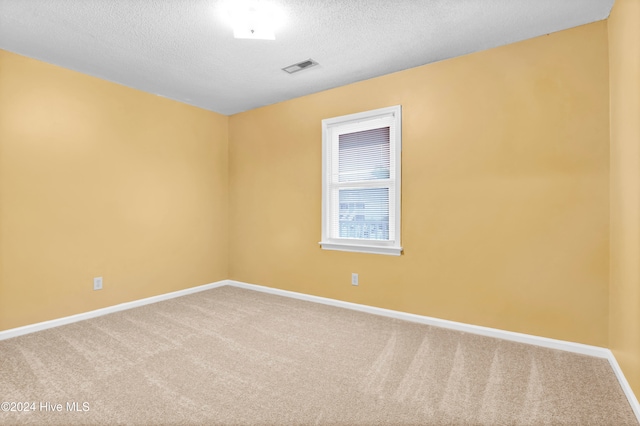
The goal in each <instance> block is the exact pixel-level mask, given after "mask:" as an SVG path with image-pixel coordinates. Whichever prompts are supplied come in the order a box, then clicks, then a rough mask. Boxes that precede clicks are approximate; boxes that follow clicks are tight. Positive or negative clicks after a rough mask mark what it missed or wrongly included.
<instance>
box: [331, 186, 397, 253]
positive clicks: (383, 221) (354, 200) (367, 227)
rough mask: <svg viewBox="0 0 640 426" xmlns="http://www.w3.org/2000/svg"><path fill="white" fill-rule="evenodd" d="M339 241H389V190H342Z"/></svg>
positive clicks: (340, 196)
mask: <svg viewBox="0 0 640 426" xmlns="http://www.w3.org/2000/svg"><path fill="white" fill-rule="evenodd" d="M339 192H340V195H339V198H340V211H339V216H340V218H339V228H340V232H339V237H340V238H358V239H364V240H388V239H389V188H362V189H340V191H339Z"/></svg>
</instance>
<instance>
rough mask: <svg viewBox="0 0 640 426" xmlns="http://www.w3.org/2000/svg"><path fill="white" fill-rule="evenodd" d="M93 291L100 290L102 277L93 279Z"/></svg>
mask: <svg viewBox="0 0 640 426" xmlns="http://www.w3.org/2000/svg"><path fill="white" fill-rule="evenodd" d="M93 289H94V290H102V277H95V278H94V279H93Z"/></svg>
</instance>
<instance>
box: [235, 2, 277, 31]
mask: <svg viewBox="0 0 640 426" xmlns="http://www.w3.org/2000/svg"><path fill="white" fill-rule="evenodd" d="M226 15H227V17H228V20H229V21H230V23H231V26H232V27H233V36H234V37H235V38H245V39H257V40H275V38H276V36H275V28H276V26H277V24H278V23H279V22H278V21H279V20H280V18H281V17H280V16H279V14H278V13H277V10H276V9H275V8H274V7H273V5H271V4H269V3H265V2H264V1H260V0H235V1H229V2H227V5H226Z"/></svg>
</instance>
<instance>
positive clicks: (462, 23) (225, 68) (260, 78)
mask: <svg viewBox="0 0 640 426" xmlns="http://www.w3.org/2000/svg"><path fill="white" fill-rule="evenodd" d="M265 1H266V0H265ZM271 3H273V4H274V5H276V6H277V7H278V8H280V9H281V10H282V13H283V15H284V21H283V24H282V26H281V28H280V29H279V30H276V40H275V41H268V40H238V39H234V38H233V31H232V29H231V28H230V26H229V25H228V24H227V23H225V22H224V20H223V19H222V18H221V16H220V15H221V14H220V9H221V7H220V0H206V1H204V0H0V49H4V50H8V51H11V52H15V53H18V54H21V55H25V56H29V57H33V58H37V59H40V60H43V61H46V62H50V63H53V64H57V65H60V66H63V67H65V68H70V69H73V70H77V71H80V72H83V73H86V74H90V75H94V76H97V77H101V78H104V79H106V80H111V81H115V82H118V83H121V84H124V85H126V86H130V87H134V88H137V89H140V90H144V91H146V92H151V93H155V94H159V95H161V96H165V97H168V98H172V99H176V100H179V101H182V102H185V103H188V104H192V105H196V106H199V107H202V108H205V109H208V110H212V111H216V112H219V113H222V114H234V113H237V112H241V111H246V110H249V109H252V108H256V107H259V106H263V105H269V104H272V103H276V102H280V101H283V100H287V99H291V98H295V97H298V96H303V95H306V94H310V93H314V92H318V91H321V90H326V89H330V88H333V87H337V86H342V85H345V84H349V83H353V82H356V81H360V80H364V79H368V78H372V77H376V76H380V75H383V74H388V73H391V72H395V71H400V70H403V69H407V68H412V67H415V66H419V65H423V64H427V63H430V62H434V61H439V60H442V59H447V58H451V57H454V56H459V55H464V54H467V53H471V52H475V51H478V50H482V49H487V48H491V47H495V46H500V45H504V44H508V43H513V42H516V41H519V40H524V39H527V38H531V37H535V36H539V35H543V34H548V33H551V32H555V31H560V30H563V29H567V28H571V27H575V26H578V25H583V24H587V23H590V22H595V21H599V20H602V19H606V18H607V17H608V16H609V12H610V11H611V7H612V4H613V0H386V1H381V0H315V1H314V0H271ZM308 58H312V59H314V60H316V61H318V62H319V63H320V65H319V66H316V67H313V68H310V69H308V70H305V71H302V72H299V73H296V74H291V75H290V74H287V73H285V72H284V71H282V70H281V68H283V67H285V66H288V65H291V64H293V63H296V62H300V61H303V60H305V59H308ZM0 72H1V70H0Z"/></svg>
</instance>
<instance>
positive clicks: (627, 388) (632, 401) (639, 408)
mask: <svg viewBox="0 0 640 426" xmlns="http://www.w3.org/2000/svg"><path fill="white" fill-rule="evenodd" d="M608 359H609V364H610V365H611V368H612V369H613V372H614V373H616V377H617V378H618V382H619V383H620V386H621V387H622V391H623V392H624V394H625V395H626V396H627V400H628V401H629V405H631V409H632V410H633V412H634V413H635V415H636V418H637V419H638V423H640V403H639V402H638V399H637V398H636V395H635V394H634V393H633V389H631V385H629V382H628V381H627V378H626V377H624V373H623V372H622V369H621V368H620V365H619V364H618V361H617V360H616V357H615V355H613V352H612V351H610V350H609V356H608Z"/></svg>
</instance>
